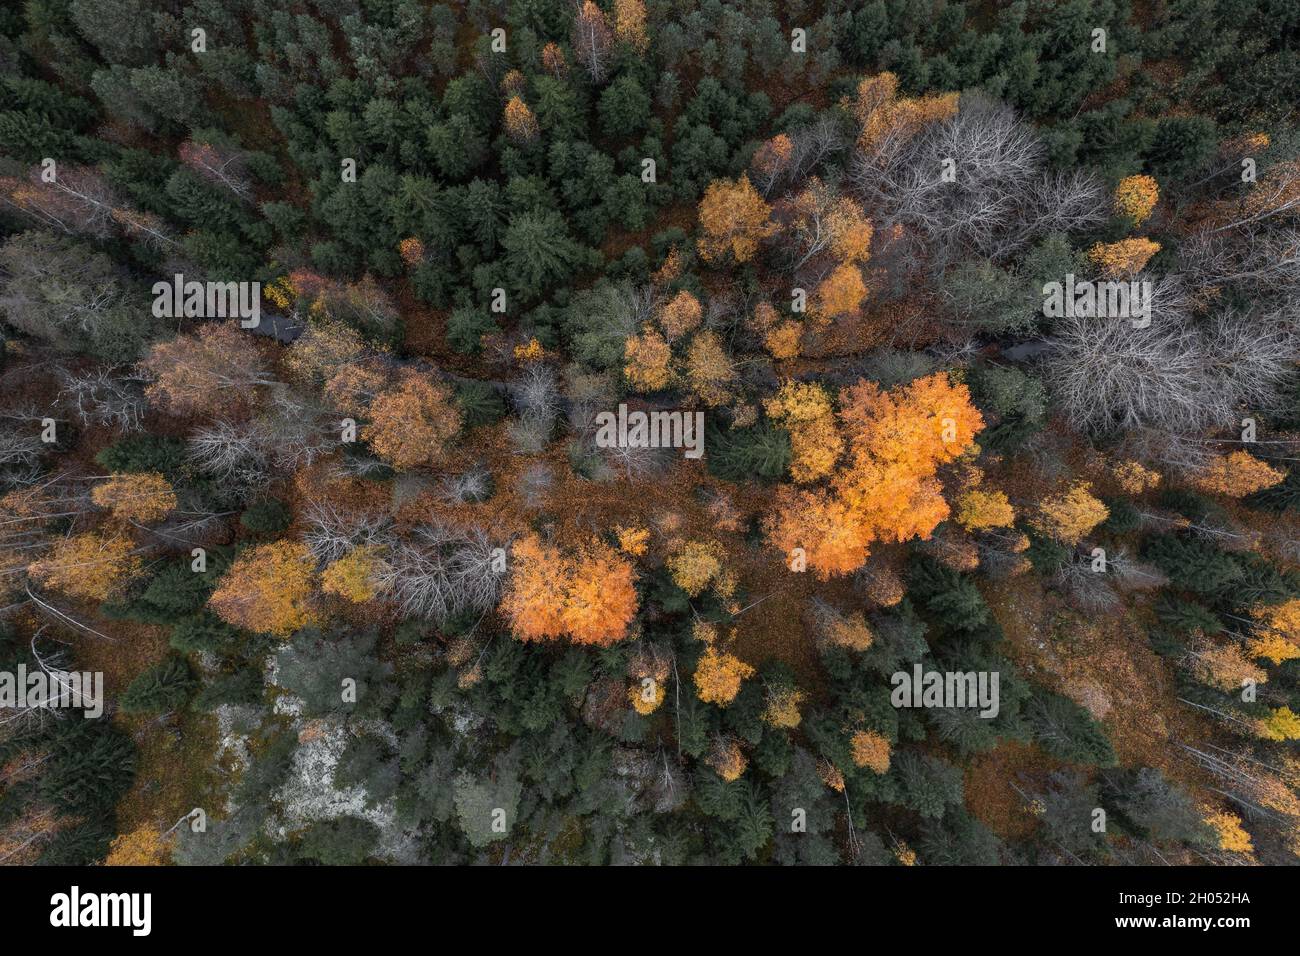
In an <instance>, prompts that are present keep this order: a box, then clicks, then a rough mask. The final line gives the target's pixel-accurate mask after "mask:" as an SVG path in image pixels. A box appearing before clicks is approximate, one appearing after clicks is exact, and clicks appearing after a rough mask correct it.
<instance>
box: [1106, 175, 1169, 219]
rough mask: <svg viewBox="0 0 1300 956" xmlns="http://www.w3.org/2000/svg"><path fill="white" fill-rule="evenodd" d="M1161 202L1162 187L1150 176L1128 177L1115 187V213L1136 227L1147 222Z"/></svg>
mask: <svg viewBox="0 0 1300 956" xmlns="http://www.w3.org/2000/svg"><path fill="white" fill-rule="evenodd" d="M1159 200H1160V186H1159V185H1158V184H1157V183H1156V181H1155V180H1154V179H1152V178H1151V177H1150V176H1126V177H1124V178H1123V179H1121V180H1120V182H1119V185H1118V186H1116V187H1115V211H1116V212H1117V213H1119V214H1120V215H1121V216H1128V217H1129V218H1130V219H1132V220H1133V225H1135V226H1140V225H1142V223H1144V222H1146V221H1147V218H1148V217H1149V216H1150V215H1151V210H1153V209H1155V208H1156V203H1157V202H1158V201H1159Z"/></svg>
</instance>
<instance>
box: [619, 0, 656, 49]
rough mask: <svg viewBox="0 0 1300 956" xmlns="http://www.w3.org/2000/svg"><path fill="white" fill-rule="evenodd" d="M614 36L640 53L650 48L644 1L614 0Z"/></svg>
mask: <svg viewBox="0 0 1300 956" xmlns="http://www.w3.org/2000/svg"><path fill="white" fill-rule="evenodd" d="M614 35H615V36H616V37H618V38H619V39H620V40H622V41H623V42H624V43H626V44H628V46H630V47H632V49H634V50H636V51H637V52H638V53H644V52H645V51H646V50H647V49H648V48H649V46H650V37H649V36H647V35H646V31H645V2H644V0H614Z"/></svg>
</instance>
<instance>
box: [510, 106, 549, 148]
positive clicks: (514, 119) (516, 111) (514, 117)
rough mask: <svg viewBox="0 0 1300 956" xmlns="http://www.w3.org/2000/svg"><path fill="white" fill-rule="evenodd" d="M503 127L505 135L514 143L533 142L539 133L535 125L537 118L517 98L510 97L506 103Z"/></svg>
mask: <svg viewBox="0 0 1300 956" xmlns="http://www.w3.org/2000/svg"><path fill="white" fill-rule="evenodd" d="M505 127H506V135H508V136H509V137H510V138H511V139H512V140H514V141H515V142H516V143H531V142H534V141H535V140H536V139H537V136H538V134H539V133H540V132H541V130H540V129H539V128H538V125H537V117H536V116H534V115H533V111H532V110H530V109H529V108H528V104H527V103H525V102H524V101H523V100H522V99H520V98H519V97H518V96H512V97H510V101H509V102H508V103H506V111H505Z"/></svg>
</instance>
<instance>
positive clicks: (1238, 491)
mask: <svg viewBox="0 0 1300 956" xmlns="http://www.w3.org/2000/svg"><path fill="white" fill-rule="evenodd" d="M1285 477H1286V476H1285V475H1284V474H1283V473H1282V472H1280V471H1278V470H1277V469H1276V468H1272V467H1270V466H1269V465H1266V464H1264V462H1262V461H1260V460H1259V459H1258V458H1256V457H1254V456H1253V455H1251V454H1250V453H1249V452H1244V451H1234V452H1230V453H1229V454H1227V455H1219V456H1217V457H1215V458H1213V459H1211V460H1210V462H1209V464H1207V465H1206V466H1205V468H1204V469H1203V470H1202V471H1201V472H1200V473H1199V474H1198V475H1196V477H1195V478H1194V479H1193V482H1192V483H1193V484H1195V485H1196V487H1197V488H1200V489H1201V490H1202V491H1208V492H1210V493H1212V494H1219V495H1227V496H1228V497H1229V498H1244V497H1246V495H1249V494H1254V493H1255V492H1256V491H1259V490H1260V489H1261V488H1268V487H1270V486H1272V485H1276V484H1277V483H1278V482H1279V481H1281V480H1282V479H1283V478H1285Z"/></svg>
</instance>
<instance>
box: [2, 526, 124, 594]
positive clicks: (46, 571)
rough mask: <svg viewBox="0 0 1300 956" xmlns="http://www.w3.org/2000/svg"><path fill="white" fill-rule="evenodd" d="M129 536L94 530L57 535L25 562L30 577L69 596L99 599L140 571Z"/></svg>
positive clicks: (112, 591) (111, 592) (115, 589)
mask: <svg viewBox="0 0 1300 956" xmlns="http://www.w3.org/2000/svg"><path fill="white" fill-rule="evenodd" d="M140 569H141V562H140V559H139V557H138V556H137V555H136V554H135V548H134V546H133V545H132V543H131V541H130V539H129V538H126V537H123V536H121V535H116V534H109V533H101V532H96V531H90V532H86V533H85V534H79V535H73V536H72V537H68V538H60V539H59V540H58V541H56V542H55V544H54V546H53V547H52V548H50V550H49V551H48V552H47V553H46V554H45V556H44V557H42V558H41V559H40V560H38V561H34V562H33V563H32V564H30V565H28V568H27V573H28V575H29V576H30V577H31V578H32V580H34V581H36V582H38V583H40V584H42V585H45V586H46V587H51V588H54V589H55V590H56V591H62V592H63V593H65V594H68V595H70V596H72V597H76V598H83V599H85V600H89V601H103V600H106V599H107V598H108V597H109V596H110V595H112V594H113V593H114V592H115V591H117V590H118V588H119V587H121V586H122V585H123V584H125V583H126V581H127V580H129V579H130V578H132V577H134V576H135V575H136V574H138V573H139V572H140Z"/></svg>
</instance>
